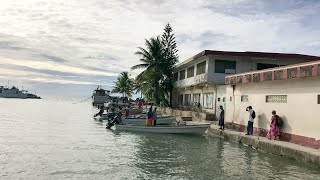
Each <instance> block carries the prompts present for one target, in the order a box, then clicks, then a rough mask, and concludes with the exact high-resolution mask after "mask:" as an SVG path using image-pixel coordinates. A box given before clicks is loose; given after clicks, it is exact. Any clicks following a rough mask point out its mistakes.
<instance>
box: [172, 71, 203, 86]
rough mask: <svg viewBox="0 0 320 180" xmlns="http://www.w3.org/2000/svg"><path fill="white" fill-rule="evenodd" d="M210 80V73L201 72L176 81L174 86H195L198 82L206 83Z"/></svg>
mask: <svg viewBox="0 0 320 180" xmlns="http://www.w3.org/2000/svg"><path fill="white" fill-rule="evenodd" d="M207 82H208V73H203V74H199V75H196V76H193V77H189V78H186V79H182V80H178V81H176V82H175V83H174V84H173V86H174V88H183V87H190V86H195V85H198V84H204V83H207Z"/></svg>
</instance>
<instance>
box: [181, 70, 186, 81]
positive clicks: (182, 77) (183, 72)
mask: <svg viewBox="0 0 320 180" xmlns="http://www.w3.org/2000/svg"><path fill="white" fill-rule="evenodd" d="M185 78H186V70H185V69H184V70H182V71H180V80H182V79H185Z"/></svg>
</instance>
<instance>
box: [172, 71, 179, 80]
mask: <svg viewBox="0 0 320 180" xmlns="http://www.w3.org/2000/svg"><path fill="white" fill-rule="evenodd" d="M173 81H174V82H176V81H178V72H176V73H174V75H173Z"/></svg>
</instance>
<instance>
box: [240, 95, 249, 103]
mask: <svg viewBox="0 0 320 180" xmlns="http://www.w3.org/2000/svg"><path fill="white" fill-rule="evenodd" d="M241 102H249V97H248V95H242V96H241Z"/></svg>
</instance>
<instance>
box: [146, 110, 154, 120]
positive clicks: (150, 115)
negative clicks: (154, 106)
mask: <svg viewBox="0 0 320 180" xmlns="http://www.w3.org/2000/svg"><path fill="white" fill-rule="evenodd" d="M152 115H153V113H152V111H148V115H147V116H148V119H150V118H152Z"/></svg>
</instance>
